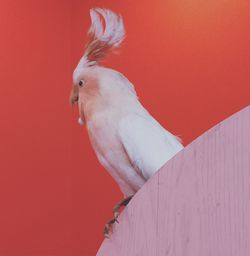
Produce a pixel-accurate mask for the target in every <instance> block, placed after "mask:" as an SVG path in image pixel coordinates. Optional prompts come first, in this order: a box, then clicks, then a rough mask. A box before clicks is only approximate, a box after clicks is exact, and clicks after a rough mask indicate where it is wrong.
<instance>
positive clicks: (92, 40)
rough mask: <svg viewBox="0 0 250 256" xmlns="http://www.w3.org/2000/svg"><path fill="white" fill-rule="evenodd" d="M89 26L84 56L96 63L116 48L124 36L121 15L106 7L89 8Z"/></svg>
mask: <svg viewBox="0 0 250 256" xmlns="http://www.w3.org/2000/svg"><path fill="white" fill-rule="evenodd" d="M90 17H91V26H90V29H89V32H88V35H89V40H88V42H87V44H86V46H85V52H84V58H85V60H87V61H88V62H89V63H97V62H99V61H100V60H102V59H103V58H104V57H105V56H106V54H107V53H109V52H112V51H113V50H115V49H116V48H118V47H119V46H120V44H121V42H122V41H123V39H124V36H125V30H124V25H123V20H122V17H121V15H119V14H116V13H114V12H112V11H111V10H108V9H101V8H95V9H91V10H90Z"/></svg>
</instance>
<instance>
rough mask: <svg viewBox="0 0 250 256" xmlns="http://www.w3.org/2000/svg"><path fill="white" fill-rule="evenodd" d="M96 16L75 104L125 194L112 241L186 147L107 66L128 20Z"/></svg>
mask: <svg viewBox="0 0 250 256" xmlns="http://www.w3.org/2000/svg"><path fill="white" fill-rule="evenodd" d="M90 18H91V25H90V28H89V31H88V41H87V43H86V45H85V49H84V53H83V55H82V56H81V58H80V61H79V62H78V64H77V66H76V68H75V69H74V72H73V85H72V88H71V92H70V103H71V105H74V104H75V103H78V108H79V119H78V122H79V124H81V125H85V126H86V129H87V132H88V136H89V138H90V143H91V145H92V147H93V149H94V151H95V154H96V156H97V159H98V160H99V162H100V163H101V165H102V166H103V167H104V168H105V169H106V170H107V171H108V173H109V174H110V175H111V176H112V177H113V179H114V180H115V181H116V183H117V184H118V185H119V188H120V190H121V192H122V193H123V195H124V198H123V199H122V200H121V201H120V202H119V203H118V204H117V205H116V206H115V207H114V210H113V211H114V218H112V219H111V220H110V221H109V222H108V223H107V224H106V225H105V228H104V235H105V237H109V234H110V230H111V229H112V225H113V223H114V222H118V221H117V218H118V216H119V210H120V208H121V207H123V206H126V205H127V204H128V203H129V201H130V200H131V198H132V197H133V196H134V194H135V193H136V192H137V191H138V190H139V189H140V188H141V187H142V186H143V185H144V184H145V183H146V182H147V180H148V179H149V178H150V177H151V176H152V175H153V174H154V173H156V172H157V170H159V169H160V168H161V167H162V166H163V165H164V164H165V163H166V162H167V161H168V160H169V159H171V158H172V157H173V156H174V155H176V154H177V153H178V152H179V151H181V150H182V149H183V145H182V142H181V140H180V138H179V137H178V136H175V135H173V134H172V133H171V132H169V131H168V130H166V129H165V128H164V127H163V126H161V125H160V123H159V122H158V121H157V120H156V119H155V118H154V117H153V116H152V115H151V114H150V113H149V112H148V111H147V110H146V109H145V108H144V106H143V105H142V103H141V102H140V101H139V98H138V96H137V93H136V90H135V87H134V85H133V84H132V83H131V82H130V81H129V79H128V78H127V77H126V76H124V75H123V74H122V73H120V72H119V71H117V70H114V69H111V68H108V67H105V66H103V65H102V61H103V60H104V59H105V57H106V55H107V54H109V53H111V52H115V51H116V50H117V49H118V48H119V47H120V46H121V43H122V41H123V40H124V38H125V28H124V23H123V18H122V16H121V15H120V14H119V13H115V12H113V11H112V10H110V9H105V8H92V9H90Z"/></svg>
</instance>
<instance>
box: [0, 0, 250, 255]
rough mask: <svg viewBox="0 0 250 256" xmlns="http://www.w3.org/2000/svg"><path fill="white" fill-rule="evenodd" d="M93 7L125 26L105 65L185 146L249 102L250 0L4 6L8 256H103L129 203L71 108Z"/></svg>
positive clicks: (3, 194)
mask: <svg viewBox="0 0 250 256" xmlns="http://www.w3.org/2000/svg"><path fill="white" fill-rule="evenodd" d="M94 6H100V7H109V8H112V9H113V10H115V11H119V12H121V13H122V14H123V16H124V20H125V26H126V30H127V37H126V41H125V42H124V44H123V47H122V49H121V52H120V54H119V55H116V56H110V57H109V58H108V59H107V61H106V65H107V66H111V67H113V68H116V69H118V70H119V71H121V72H122V73H124V74H125V75H126V76H127V77H128V78H129V79H130V80H131V81H132V82H133V83H134V84H135V86H136V89H137V91H138V94H139V96H140V98H141V101H142V102H143V103H144V105H145V106H146V107H147V109H148V110H149V111H150V112H151V113H152V114H153V115H154V116H155V117H156V118H157V119H158V120H159V121H160V122H161V123H162V124H163V125H164V126H165V127H166V128H168V129H169V130H171V131H173V132H175V133H176V134H178V135H180V136H181V137H182V139H183V140H184V143H185V144H188V143H189V142H191V141H192V140H193V139H195V138H196V137H197V136H199V135H200V134H202V133H203V132H204V131H206V130H207V129H209V128H210V127H212V126H213V125H214V124H216V123H218V122H219V121H221V120H223V119H224V118H226V117H228V116H229V115H231V114H232V113H234V112H236V111H238V110H240V109H241V108H243V107H245V106H246V105H248V104H249V102H250V89H249V80H250V70H249V69H250V65H249V59H250V48H249V40H250V34H249V27H250V24H249V16H250V12H249V10H250V3H249V1H246V0H229V1H222V0H210V1H205V0H204V1H198V0H193V1H178V3H177V2H176V1H172V0H170V1H163V0H155V1H132V0H127V1H115V0H113V1H108V0H106V1H104V0H103V1H95V0H91V1H90V0H89V1H86V0H85V1H82V0H74V1H73V0H71V1H70V0H60V1H59V0H53V1H51V0H40V1H38V0H37V1H32V0H24V1H21V0H8V1H7V0H5V1H4V0H2V1H0V31H1V40H0V82H1V86H0V97H1V98H0V104H1V108H0V118H1V119H0V120H1V126H0V157H1V158H0V207H1V209H0V227H1V228H0V256H2V255H13V256H16V255H19V256H21V255H32V256H33V255H36V256H37V255H39V256H45V255H46V256H51V255H60V256H63V255H65V256H66V255H74V256H78V255H79V256H80V255H81V256H82V255H95V252H96V250H97V248H98V246H99V244H100V242H101V241H102V229H103V224H104V223H105V221H106V220H108V219H109V218H110V217H111V214H112V207H113V205H114V204H115V203H116V202H117V201H118V200H119V199H120V198H121V196H122V195H121V193H120V192H119V190H118V188H117V186H116V184H115V183H114V182H113V180H112V179H111V178H110V177H109V175H108V174H107V173H106V172H105V171H104V170H103V168H102V167H101V166H100V165H99V164H98V162H97V160H96V158H95V155H94V153H93V150H92V149H91V147H90V144H89V140H88V137H87V134H86V131H85V128H84V127H83V128H82V127H79V126H78V124H77V117H78V113H77V108H74V109H71V107H70V106H69V104H68V93H69V90H70V87H71V73H72V71H73V69H74V67H75V65H76V63H77V61H78V59H79V57H80V55H81V53H82V50H83V45H84V40H85V38H86V37H85V34H86V31H87V29H88V26H89V23H90V21H89V14H88V12H89V9H90V8H91V7H94Z"/></svg>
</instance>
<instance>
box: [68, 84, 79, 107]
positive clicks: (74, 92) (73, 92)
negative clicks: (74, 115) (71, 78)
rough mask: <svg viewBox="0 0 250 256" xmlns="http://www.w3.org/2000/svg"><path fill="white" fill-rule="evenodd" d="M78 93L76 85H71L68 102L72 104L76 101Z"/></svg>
mask: <svg viewBox="0 0 250 256" xmlns="http://www.w3.org/2000/svg"><path fill="white" fill-rule="evenodd" d="M78 93H79V89H78V87H76V86H73V88H72V90H71V92H70V95H69V102H70V104H71V106H73V105H74V104H75V103H76V102H78V98H79V97H78Z"/></svg>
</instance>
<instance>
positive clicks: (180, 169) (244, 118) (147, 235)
mask: <svg viewBox="0 0 250 256" xmlns="http://www.w3.org/2000/svg"><path fill="white" fill-rule="evenodd" d="M163 255H164V256H166V255H171V256H188V255H190V256H208V255H213V256H221V255H235V256H247V255H250V106H248V107H246V108H244V109H243V110H241V111H240V112H238V113H236V114H234V115H232V116H231V117H229V118H227V119H225V120H224V121H223V122H221V123H219V124H218V125H216V126H215V127H213V128H212V129H210V130H209V131H207V132H205V133H204V134H203V135H202V136H200V137H199V138H197V139H196V140H195V141H193V142H192V143H191V144H190V145H188V146H187V147H185V148H184V149H183V150H182V151H181V152H180V153H178V154H177V155H176V156H175V157H174V158H172V159H171V160H170V161H168V162H167V163H166V164H165V165H164V166H163V167H162V168H161V169H160V170H159V171H158V172H157V173H156V174H155V175H154V176H153V177H152V178H151V179H150V180H149V181H148V182H147V183H146V184H145V185H144V186H143V187H142V189H141V190H140V191H138V192H137V194H136V195H135V196H134V198H133V199H132V200H131V202H130V203H129V205H128V206H127V207H126V208H125V209H124V211H123V213H122V214H121V215H120V217H119V223H118V224H115V226H114V232H113V234H112V235H111V238H110V239H105V240H104V242H103V243H102V245H101V247H100V249H99V251H98V253H97V256H163Z"/></svg>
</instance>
